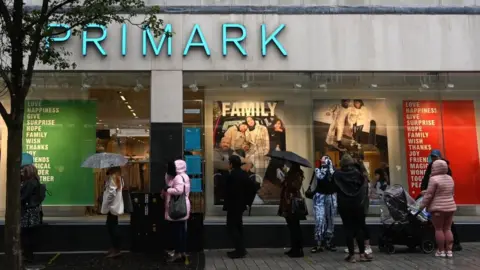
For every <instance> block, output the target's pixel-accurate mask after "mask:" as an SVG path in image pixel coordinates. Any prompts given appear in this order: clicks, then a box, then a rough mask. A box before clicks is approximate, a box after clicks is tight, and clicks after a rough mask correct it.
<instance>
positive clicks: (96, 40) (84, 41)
mask: <svg viewBox="0 0 480 270" xmlns="http://www.w3.org/2000/svg"><path fill="white" fill-rule="evenodd" d="M89 28H97V29H100V30H102V36H101V37H96V38H89V37H88V29H89ZM106 38H107V28H106V27H105V26H103V25H98V24H89V25H87V27H86V29H84V30H83V32H82V54H83V56H86V55H87V44H88V43H89V42H91V43H93V44H94V45H95V47H97V49H98V51H99V52H100V54H101V55H103V56H107V52H105V50H104V49H103V47H102V45H100V42H102V41H104V40H105V39H106Z"/></svg>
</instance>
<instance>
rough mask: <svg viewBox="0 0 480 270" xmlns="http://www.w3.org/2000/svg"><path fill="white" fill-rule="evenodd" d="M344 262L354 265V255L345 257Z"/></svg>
mask: <svg viewBox="0 0 480 270" xmlns="http://www.w3.org/2000/svg"><path fill="white" fill-rule="evenodd" d="M345 261H346V262H349V263H356V262H357V260H356V259H355V254H348V255H347V256H346V257H345Z"/></svg>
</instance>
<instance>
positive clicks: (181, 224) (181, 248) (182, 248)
mask: <svg viewBox="0 0 480 270" xmlns="http://www.w3.org/2000/svg"><path fill="white" fill-rule="evenodd" d="M171 228H172V233H173V235H174V240H175V241H174V242H175V253H177V254H183V253H185V252H187V222H186V221H172V222H171Z"/></svg>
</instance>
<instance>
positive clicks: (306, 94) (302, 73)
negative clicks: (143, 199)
mask: <svg viewBox="0 0 480 270" xmlns="http://www.w3.org/2000/svg"><path fill="white" fill-rule="evenodd" d="M162 17H163V19H164V21H165V22H166V24H167V25H166V27H167V29H169V30H171V31H172V32H173V33H174V34H173V36H172V37H171V38H169V37H161V38H159V39H154V38H153V37H152V36H151V35H150V34H149V33H148V32H146V31H144V30H142V29H139V28H137V27H134V26H130V25H111V26H109V27H107V28H102V27H98V26H95V25H92V26H91V27H89V28H88V29H87V30H86V34H85V35H84V38H83V39H81V38H74V37H70V36H69V35H68V33H67V35H66V36H65V37H59V38H57V39H55V40H53V41H52V42H53V43H54V46H64V47H65V48H66V49H67V50H69V51H71V52H72V53H73V55H72V61H73V62H75V63H76V64H77V69H76V70H75V71H72V72H68V73H55V74H56V75H41V76H43V77H49V76H54V77H56V78H60V79H61V78H63V79H64V78H65V77H68V76H72V77H75V76H76V77H75V79H73V80H71V81H69V82H68V84H69V85H73V84H75V85H76V86H74V87H72V88H71V90H69V91H64V90H62V86H61V85H60V87H59V86H58V85H57V86H52V85H50V84H44V85H43V87H40V86H39V87H37V88H34V91H33V92H32V94H31V96H30V99H31V106H32V111H31V112H30V113H29V116H28V117H32V118H31V119H29V118H28V117H27V118H26V119H27V121H28V120H32V121H35V120H42V119H36V118H35V117H37V116H35V115H36V113H35V110H34V107H35V106H37V107H39V106H40V107H41V106H47V107H48V108H60V109H61V108H62V107H61V106H69V108H71V105H68V104H65V103H66V102H65V101H66V100H68V101H70V102H73V103H75V101H78V100H99V99H100V97H97V96H95V94H92V91H94V89H93V88H95V87H92V85H91V84H92V83H86V81H85V80H84V79H85V77H88V76H89V75H88V74H95V77H96V78H102V77H108V76H110V75H108V74H113V73H115V74H116V75H115V76H116V77H115V78H121V77H123V78H124V79H123V80H129V81H130V82H129V83H130V85H131V87H130V88H129V86H128V83H123V84H122V85H118V84H116V83H118V82H115V81H116V79H115V78H110V81H111V83H110V84H111V86H110V87H109V88H110V90H112V93H113V94H111V95H112V96H113V95H117V96H116V97H115V98H116V99H118V98H119V97H120V96H122V97H124V98H125V97H126V96H127V95H128V94H125V95H124V94H119V92H121V93H130V92H131V93H132V96H131V97H127V100H129V101H130V100H131V102H133V101H134V100H136V99H137V98H138V100H140V95H141V94H139V93H144V94H142V95H143V98H144V99H142V102H143V104H142V103H141V102H140V103H138V104H137V105H136V107H135V106H133V107H135V109H137V108H141V107H143V109H144V110H145V109H147V111H145V113H144V115H143V117H137V114H136V113H135V114H133V115H132V114H128V117H129V118H128V120H125V122H127V123H126V124H125V127H123V128H122V127H120V128H119V124H118V121H113V120H112V121H113V122H114V124H111V125H109V126H108V125H107V126H106V127H105V125H104V124H102V123H99V122H98V120H99V119H98V118H99V116H98V111H99V110H101V109H100V107H98V108H97V112H95V109H94V108H92V107H88V106H87V105H85V104H86V103H85V102H83V103H81V104H83V105H81V106H80V105H78V106H77V105H75V106H77V107H76V108H77V109H76V111H73V112H72V113H71V114H72V115H73V114H75V112H78V111H90V112H91V113H90V114H88V115H86V114H82V115H85V119H83V117H80V118H78V117H77V118H75V119H76V120H75V121H78V123H76V124H77V125H78V126H80V125H82V124H83V125H85V122H88V123H89V125H90V128H91V129H92V130H90V131H85V132H87V133H88V132H90V133H88V134H94V133H95V130H96V131H97V132H96V134H97V137H96V139H97V142H98V139H99V136H100V135H99V130H108V131H109V132H110V131H111V132H110V133H109V135H108V136H107V137H109V138H110V137H111V136H112V135H113V134H115V135H116V137H115V138H118V137H119V134H120V133H122V132H119V130H122V131H123V132H124V133H123V134H124V136H122V137H128V138H130V137H134V138H137V139H138V138H139V137H145V138H148V139H146V140H145V141H144V144H145V143H146V144H147V145H148V144H149V150H148V147H146V148H142V149H143V150H139V151H140V152H142V153H143V154H141V155H140V156H141V158H139V160H135V162H139V163H141V164H144V163H145V164H147V166H148V169H145V171H144V173H145V174H148V175H149V180H148V184H146V186H147V187H142V188H140V190H148V191H150V192H155V191H158V190H160V189H161V188H162V186H163V174H164V166H163V165H164V162H165V161H166V160H167V159H172V158H175V157H179V156H183V155H184V154H186V155H187V156H190V162H192V163H191V164H192V168H193V166H195V167H197V166H198V169H197V170H194V171H192V172H191V175H192V178H194V179H195V185H196V191H197V192H196V193H195V194H194V195H193V196H196V197H195V200H194V201H195V206H194V208H195V209H196V210H195V211H198V212H201V213H205V215H206V216H218V215H223V212H222V211H221V203H222V196H223V195H222V194H221V193H222V192H221V184H219V183H220V182H219V181H216V177H217V176H218V172H219V171H221V170H222V168H221V167H220V166H222V165H221V164H220V163H221V162H220V161H221V159H222V157H223V156H224V154H225V153H228V152H232V151H237V150H240V149H241V150H243V152H244V154H245V155H249V158H250V160H251V161H252V164H253V165H254V166H253V168H252V169H251V172H252V175H254V177H256V179H257V180H258V181H259V182H260V183H261V184H262V189H261V190H260V192H259V195H258V196H257V200H256V205H255V206H254V209H253V211H252V215H256V216H274V215H275V214H276V210H277V207H276V204H277V201H278V196H279V182H278V179H275V177H274V176H272V174H271V167H270V163H269V160H268V159H267V158H265V157H264V155H265V154H266V153H268V152H269V151H270V150H272V149H281V150H283V149H285V150H289V151H293V152H296V153H298V154H300V155H302V156H304V157H306V158H308V159H309V160H310V161H312V162H313V163H315V162H317V161H318V160H319V159H320V157H321V156H322V155H324V154H328V155H329V156H331V157H333V158H334V159H335V160H338V159H339V156H340V155H341V153H342V151H349V152H352V153H362V154H363V155H364V156H365V162H366V163H365V164H366V165H367V167H368V168H369V171H370V174H371V176H372V178H374V175H375V171H376V170H377V169H382V168H383V169H385V168H386V167H388V168H389V178H390V182H391V183H392V184H401V185H403V186H405V187H408V189H409V191H410V193H411V194H412V195H415V194H418V192H419V182H420V181H421V176H422V175H423V171H424V170H425V166H426V164H427V163H428V153H429V152H430V151H431V150H433V149H439V150H441V151H442V152H443V153H444V155H445V156H446V158H448V159H449V160H450V162H451V166H452V170H453V171H454V174H455V177H457V175H458V178H456V181H457V182H456V185H457V188H456V192H457V197H458V199H457V200H458V202H459V203H461V204H464V205H466V206H464V207H463V208H462V211H461V212H462V213H464V214H466V215H476V214H478V213H480V208H478V207H477V205H479V204H480V195H478V194H480V192H479V191H480V184H478V183H477V181H480V163H479V152H480V144H479V143H478V138H479V137H480V129H479V127H478V126H479V124H478V123H479V122H478V121H480V120H479V119H480V95H479V93H480V88H479V87H480V73H475V71H479V70H480V61H478V59H479V58H480V52H478V50H476V48H477V47H478V46H477V45H480V44H479V43H480V39H479V38H478V37H477V34H476V33H478V31H477V30H480V18H478V17H476V16H469V15H438V16H431V15H422V14H417V15H402V16H400V15H398V14H390V15H372V14H368V15H367V14H364V15H361V14H358V15H346V14H343V15H342V14H340V15H338V14H337V15H334V14H327V15H320V14H318V15H317V14H310V15H295V14H290V15H279V14H225V15H220V14H198V15H195V14H188V15H187V14H165V15H163V14H162ZM58 27H62V26H61V25H60V26H58ZM37 71H38V74H53V73H52V70H51V69H50V68H49V67H42V66H38V68H37ZM64 74H67V75H64ZM71 74H76V75H71ZM85 74H86V75H85ZM39 76H40V75H39ZM125 78H127V79H125ZM128 78H129V79H128ZM53 84H55V83H53ZM85 85H88V86H90V87H88V88H92V89H89V90H88V91H85V89H83V88H85ZM139 85H141V86H142V90H143V91H136V90H138V86H139ZM135 87H137V89H135V90H134V88H135ZM143 88H146V89H147V90H144V89H143ZM82 89H83V90H82ZM132 90H134V91H132ZM145 93H148V94H145ZM86 95H87V96H86ZM99 95H100V96H101V97H102V98H103V99H107V100H108V99H109V97H105V95H104V94H99ZM109 95H110V94H109ZM124 98H120V99H121V100H120V102H123V103H125V99H124ZM35 100H41V101H42V102H41V103H42V104H43V105H41V104H40V103H38V104H37V103H35V102H34V101H35ZM49 102H50V103H49ZM55 102H57V103H60V105H58V104H57V103H55ZM145 102H146V103H148V104H145ZM123 103H122V104H123ZM45 104H47V105H45ZM52 104H53V105H52ZM125 104H127V103H125ZM128 105H129V104H127V106H128ZM82 106H87V107H82ZM105 106H107V107H102V108H104V109H103V110H107V111H108V109H109V107H108V105H105ZM115 106H117V105H115ZM122 106H123V105H122ZM355 106H357V107H355ZM110 108H113V109H114V110H119V109H118V108H119V107H110ZM122 108H123V107H122ZM347 108H348V110H349V111H350V112H355V111H356V110H362V109H363V110H362V112H364V113H365V114H364V115H365V116H364V117H361V118H359V117H357V118H355V115H354V113H351V117H350V118H348V117H347V118H343V121H339V119H340V118H338V117H339V112H341V111H345V109H347ZM42 110H45V108H42ZM129 110H130V112H133V110H131V108H129ZM137 110H138V109H137ZM47 113H48V112H47ZM30 114H31V115H30ZM340 114H342V113H340ZM132 116H133V117H132ZM71 117H73V116H71ZM102 117H103V116H102ZM125 117H127V116H125ZM249 117H250V119H249ZM344 117H345V116H344ZM139 118H140V120H143V121H141V122H139V121H140V120H138V119H139ZM354 118H355V119H354ZM43 120H45V119H43ZM101 120H102V121H106V120H105V119H101ZM117 120H118V119H117ZM252 120H253V121H252ZM249 121H251V122H252V124H251V125H250V127H248V126H249V124H248V122H249ZM120 122H121V121H120ZM32 123H33V124H32V125H31V127H28V125H26V127H28V128H30V129H31V130H28V131H29V132H30V131H31V132H41V131H40V130H35V129H38V127H36V125H35V122H32ZM244 123H246V124H247V125H246V127H245V128H243V127H241V125H242V124H244ZM43 124H48V123H43ZM65 124H67V123H65ZM92 125H93V126H92ZM120 125H121V124H120ZM232 127H234V128H237V127H238V128H237V129H238V130H237V131H235V130H232V129H231V128H232ZM84 128H85V127H84ZM116 129H118V130H117V131H112V130H116ZM229 130H230V132H228V131H229ZM128 132H131V133H128ZM126 133H128V134H129V135H125V134H126ZM187 133H188V134H187ZM32 134H33V133H32ZM65 134H67V133H65ZM65 134H64V135H65ZM229 134H230V135H229ZM231 134H235V135H231ZM339 134H340V135H339ZM6 135H7V133H6V131H5V128H4V127H3V129H2V148H1V149H2V151H1V153H2V154H1V155H2V158H1V160H2V163H1V168H0V169H1V176H2V177H1V179H2V180H1V182H0V211H2V210H3V209H4V200H5V176H6V171H5V163H6V162H5V159H6V140H4V139H3V138H5V137H6ZM38 135H39V136H40V135H41V134H38ZM32 136H33V135H32ZM35 136H36V135H35ZM59 136H60V135H59ZM89 136H91V135H86V137H85V138H83V137H82V138H80V140H84V141H89V138H90V137H89ZM232 136H236V137H235V138H233V137H232ZM242 136H245V137H248V138H249V139H241V138H243V137H242ZM254 137H255V138H254ZM224 138H225V139H224ZM238 138H240V142H238V140H237V139H238ZM30 139H32V140H30V141H29V142H27V141H25V144H30V145H31V146H30V147H31V148H29V149H27V150H29V151H36V150H39V151H41V150H45V149H41V147H40V146H39V145H42V144H44V143H42V142H41V141H42V138H41V137H38V138H37V137H35V138H30ZM38 139H39V140H38ZM94 139H95V138H94ZM228 139H229V140H230V141H228ZM242 140H243V141H242ZM339 142H340V145H339V144H338V143H339ZM50 144H55V142H54V141H52V142H50ZM222 144H226V146H225V145H223V146H222ZM93 145H94V144H89V146H88V147H90V148H91V152H95V150H96V149H94V146H93ZM119 145H120V143H119ZM25 147H26V146H25ZM38 147H40V148H38ZM37 148H38V149H37ZM106 149H113V148H108V147H106ZM344 149H346V150H344ZM97 150H98V149H97ZM45 151H46V150H45ZM111 151H114V150H111ZM87 152H88V151H87ZM87 152H85V153H82V155H87V154H88V153H87ZM72 155H74V153H73V154H72ZM191 156H194V157H193V158H192V157H191ZM40 157H45V156H39V158H40ZM39 160H40V159H39ZM71 162H78V160H72V161H71ZM197 162H200V163H197ZM40 163H42V162H40ZM43 163H45V164H46V165H45V166H46V167H45V170H47V169H50V170H56V174H55V175H56V177H57V179H55V180H54V181H62V177H66V176H62V172H61V169H59V168H58V166H57V167H56V168H53V166H52V165H51V164H47V163H48V162H43ZM218 164H220V165H218ZM47 166H49V167H47ZM142 166H143V165H142ZM50 167H52V168H50ZM142 168H145V167H142ZM135 170H137V169H135ZM140 170H141V169H140ZM311 174H312V170H310V169H306V170H305V175H306V177H305V182H304V186H305V188H306V187H307V186H308V183H309V180H310V176H311ZM45 176H50V174H48V173H46V175H45ZM86 177H87V178H88V177H90V176H86ZM92 177H93V176H92ZM45 179H49V180H52V178H45ZM97 180H98V179H97ZM52 181H53V180H52ZM64 188H68V186H64ZM85 190H88V187H86V189H85ZM85 192H87V191H85ZM53 196H55V195H53ZM82 200H83V201H82ZM94 201H95V194H94V193H92V194H89V195H88V196H82V197H81V198H79V199H78V200H77V201H75V202H72V201H70V202H71V203H69V201H68V200H67V199H66V198H65V199H63V201H62V199H59V200H58V201H55V200H52V205H53V206H54V207H52V209H54V210H52V212H51V213H52V215H78V214H79V213H82V211H84V210H83V209H84V207H85V206H91V205H93V204H94V203H95V202H94ZM89 202H91V203H89ZM477 208H478V210H477Z"/></svg>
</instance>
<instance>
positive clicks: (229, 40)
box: [47, 23, 288, 57]
mask: <svg viewBox="0 0 480 270" xmlns="http://www.w3.org/2000/svg"><path fill="white" fill-rule="evenodd" d="M49 28H50V29H53V28H55V29H59V32H61V33H62V34H61V35H60V34H59V35H57V36H53V37H50V38H48V40H47V45H50V44H55V43H61V42H66V41H68V40H69V39H70V38H71V36H72V32H71V30H70V27H69V25H66V24H57V23H52V24H49ZM284 28H285V24H280V25H279V26H278V27H277V28H275V29H274V30H273V32H271V33H270V34H267V25H266V24H262V25H261V26H260V33H259V35H260V46H261V48H260V49H261V54H262V56H267V47H268V45H270V44H271V45H272V46H275V47H276V48H277V49H278V51H279V52H280V54H281V55H282V56H285V57H286V56H287V55H288V53H287V50H286V49H285V48H284V46H283V45H282V43H281V42H280V41H279V40H278V38H277V37H278V35H279V34H280V33H281V32H282V30H283V29H284ZM60 29H63V30H60ZM89 30H90V31H92V30H96V31H100V32H101V33H100V36H98V37H91V36H89ZM221 30H222V40H221V42H222V55H223V56H227V55H228V45H229V44H231V45H233V46H234V48H236V49H237V50H238V52H239V53H240V54H241V55H242V56H247V55H248V52H247V50H246V48H245V45H244V44H242V43H243V42H244V41H245V40H246V39H247V29H246V27H245V26H244V25H242V24H234V23H224V24H222V29H221ZM120 31H121V35H120V46H121V55H122V56H126V55H127V40H128V31H127V24H122V25H121V29H120ZM234 31H235V32H240V36H239V37H231V36H229V33H231V32H234ZM172 33H174V31H173V27H172V25H171V24H167V25H165V33H164V34H163V35H162V36H161V37H159V42H157V41H156V39H155V37H154V34H153V33H152V32H151V31H150V30H149V29H148V28H145V29H143V30H142V41H141V42H142V52H141V53H142V55H143V56H147V47H149V46H150V48H151V49H152V51H153V53H154V55H155V56H158V55H160V53H161V51H162V48H163V47H164V44H165V40H166V43H167V56H171V55H172ZM107 37H108V29H107V27H105V26H103V25H98V24H89V25H87V26H86V28H85V29H84V30H83V31H82V35H81V40H82V55H83V56H87V47H88V45H89V44H90V45H93V46H95V48H96V49H97V51H98V52H99V53H100V54H101V55H102V56H107V51H106V50H105V48H104V47H103V46H102V42H103V41H104V40H106V39H107ZM192 48H199V49H203V51H204V53H205V54H206V55H207V56H210V55H211V51H210V46H209V44H208V42H207V40H206V39H205V35H204V34H203V31H202V28H201V26H200V25H199V24H194V25H193V28H192V30H191V31H190V35H189V38H188V41H187V43H186V44H185V47H184V48H183V56H187V55H188V54H189V52H190V50H191V49H192Z"/></svg>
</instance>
